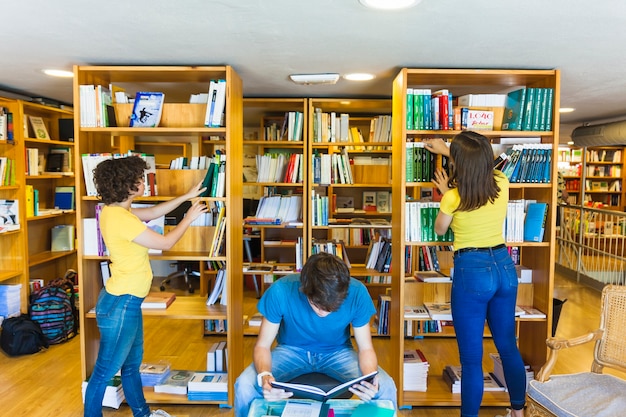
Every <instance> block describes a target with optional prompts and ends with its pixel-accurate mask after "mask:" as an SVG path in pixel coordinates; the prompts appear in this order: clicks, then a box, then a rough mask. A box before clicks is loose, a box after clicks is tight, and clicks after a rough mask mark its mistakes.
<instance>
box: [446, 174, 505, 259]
mask: <svg viewBox="0 0 626 417" xmlns="http://www.w3.org/2000/svg"><path fill="white" fill-rule="evenodd" d="M494 175H495V177H496V183H497V184H498V186H499V187H500V192H499V193H498V198H496V199H495V201H494V202H493V203H489V202H487V204H485V205H484V206H482V207H480V208H478V209H476V210H472V211H457V212H455V211H454V210H455V209H456V208H457V207H458V206H459V204H460V202H461V198H460V196H459V191H458V190H457V189H456V188H453V189H451V190H448V191H447V192H446V193H445V194H444V195H443V197H442V198H441V206H440V210H441V211H442V212H443V213H444V214H447V215H449V216H452V217H453V218H452V223H451V224H450V227H451V228H452V231H453V232H454V249H455V250H459V249H462V248H488V247H492V246H496V245H499V244H501V243H504V236H503V235H502V232H503V230H504V229H503V226H504V220H505V219H506V211H507V205H508V202H509V180H508V179H507V178H506V176H505V175H504V174H503V173H502V172H500V171H498V170H495V171H494Z"/></svg>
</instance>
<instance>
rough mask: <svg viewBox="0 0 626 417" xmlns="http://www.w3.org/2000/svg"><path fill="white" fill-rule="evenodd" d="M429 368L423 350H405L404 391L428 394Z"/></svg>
mask: <svg viewBox="0 0 626 417" xmlns="http://www.w3.org/2000/svg"><path fill="white" fill-rule="evenodd" d="M429 366H430V365H429V364H428V361H427V360H426V357H425V356H424V354H423V353H422V351H421V350H419V349H411V350H405V351H404V359H403V369H404V384H403V385H404V390H405V391H419V392H426V389H427V383H428V368H429Z"/></svg>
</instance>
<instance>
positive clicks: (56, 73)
mask: <svg viewBox="0 0 626 417" xmlns="http://www.w3.org/2000/svg"><path fill="white" fill-rule="evenodd" d="M43 73H44V74H46V75H51V76H53V77H63V78H72V77H73V76H74V73H73V72H72V71H65V70H56V69H45V70H43Z"/></svg>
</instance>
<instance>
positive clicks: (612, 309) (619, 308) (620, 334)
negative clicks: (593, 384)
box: [591, 285, 626, 373]
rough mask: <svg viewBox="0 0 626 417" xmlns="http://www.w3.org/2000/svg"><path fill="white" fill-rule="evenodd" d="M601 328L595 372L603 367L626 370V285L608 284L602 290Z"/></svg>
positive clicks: (594, 363) (596, 352)
mask: <svg viewBox="0 0 626 417" xmlns="http://www.w3.org/2000/svg"><path fill="white" fill-rule="evenodd" d="M601 308H602V312H601V314H602V315H601V317H600V329H601V330H602V331H603V334H602V338H601V339H600V340H598V341H597V342H596V346H595V351H594V361H593V364H592V366H591V370H592V371H593V372H598V373H599V372H602V368H603V367H605V366H608V367H610V368H614V369H618V370H620V371H626V337H624V335H625V334H626V286H623V285H607V286H605V287H604V289H603V290H602V304H601Z"/></svg>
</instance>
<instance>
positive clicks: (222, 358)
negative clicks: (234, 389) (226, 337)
mask: <svg viewBox="0 0 626 417" xmlns="http://www.w3.org/2000/svg"><path fill="white" fill-rule="evenodd" d="M225 371H226V342H220V343H219V345H218V346H217V349H216V350H215V372H225Z"/></svg>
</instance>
